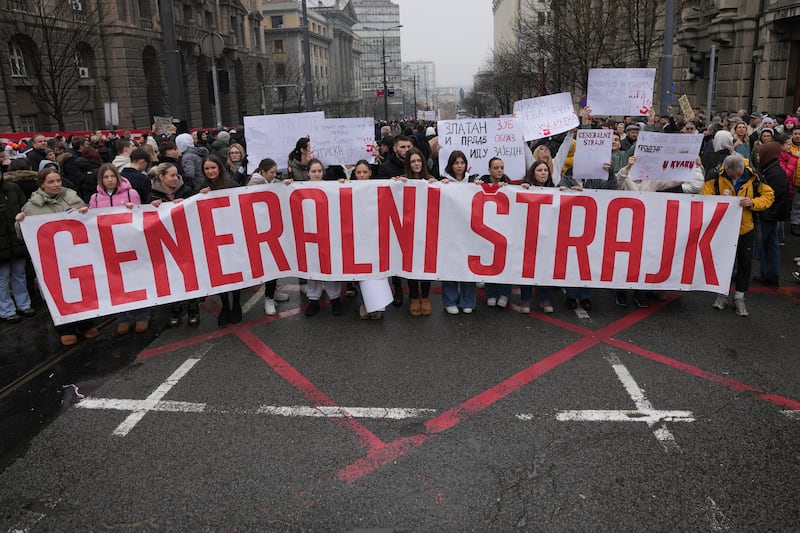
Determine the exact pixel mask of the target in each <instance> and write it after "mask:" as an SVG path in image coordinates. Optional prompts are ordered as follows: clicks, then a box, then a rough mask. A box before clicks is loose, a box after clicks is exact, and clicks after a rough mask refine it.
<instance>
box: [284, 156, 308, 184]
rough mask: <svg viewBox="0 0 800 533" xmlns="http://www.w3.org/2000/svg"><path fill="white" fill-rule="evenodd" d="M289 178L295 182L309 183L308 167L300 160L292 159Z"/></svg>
mask: <svg viewBox="0 0 800 533" xmlns="http://www.w3.org/2000/svg"><path fill="white" fill-rule="evenodd" d="M289 177H290V178H292V179H293V180H294V181H308V167H307V166H306V165H304V164H302V163H301V162H300V160H298V159H290V160H289Z"/></svg>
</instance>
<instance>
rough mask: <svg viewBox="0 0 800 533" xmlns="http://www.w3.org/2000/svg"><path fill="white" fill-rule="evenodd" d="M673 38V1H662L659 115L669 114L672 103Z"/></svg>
mask: <svg viewBox="0 0 800 533" xmlns="http://www.w3.org/2000/svg"><path fill="white" fill-rule="evenodd" d="M674 36H675V6H674V0H665V1H664V52H663V56H662V60H661V91H660V98H659V111H660V114H661V115H666V114H668V113H669V106H670V104H671V103H672V90H673V89H672V40H673V38H674Z"/></svg>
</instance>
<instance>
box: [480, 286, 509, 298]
mask: <svg viewBox="0 0 800 533" xmlns="http://www.w3.org/2000/svg"><path fill="white" fill-rule="evenodd" d="M500 296H505V297H506V298H511V285H502V284H500V283H487V284H486V297H487V298H498V297H500Z"/></svg>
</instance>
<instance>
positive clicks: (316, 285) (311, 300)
mask: <svg viewBox="0 0 800 533" xmlns="http://www.w3.org/2000/svg"><path fill="white" fill-rule="evenodd" d="M324 176H325V167H324V166H323V165H322V162H321V161H320V160H319V159H311V160H310V161H309V162H308V180H309V181H322V178H323V177H324ZM323 290H324V291H325V292H326V293H327V294H328V299H329V300H330V302H331V312H332V313H333V315H334V316H339V315H341V314H342V312H343V311H342V302H341V300H339V297H340V296H341V294H342V283H341V282H339V281H320V280H316V279H309V280H308V285H307V289H306V296H307V297H308V307H307V308H306V313H305V315H306V316H307V317H312V316H314V315H316V314H317V313H319V310H320V305H319V299H320V298H321V297H322V291H323Z"/></svg>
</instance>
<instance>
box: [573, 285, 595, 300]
mask: <svg viewBox="0 0 800 533" xmlns="http://www.w3.org/2000/svg"><path fill="white" fill-rule="evenodd" d="M592 292H593V291H592V289H589V288H588V287H569V288H568V289H567V298H572V299H575V300H578V301H580V300H591V299H592Z"/></svg>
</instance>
